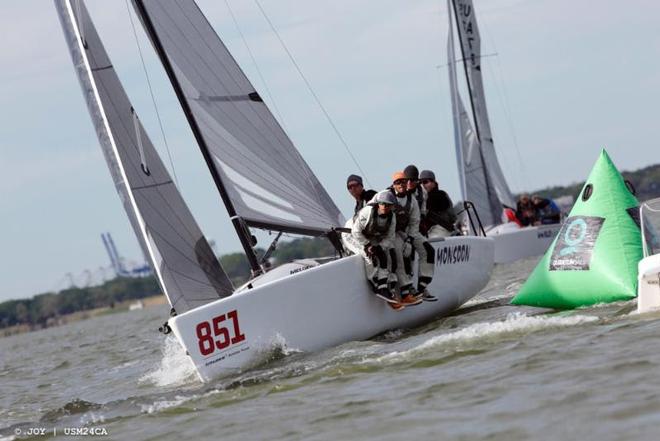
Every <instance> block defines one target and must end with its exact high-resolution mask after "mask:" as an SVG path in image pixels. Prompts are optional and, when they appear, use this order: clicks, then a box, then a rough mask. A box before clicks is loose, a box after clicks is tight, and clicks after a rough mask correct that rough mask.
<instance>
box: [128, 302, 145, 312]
mask: <svg viewBox="0 0 660 441" xmlns="http://www.w3.org/2000/svg"><path fill="white" fill-rule="evenodd" d="M142 308H144V303H143V302H142V300H138V301H137V302H133V303H131V304H130V305H128V310H129V311H136V310H138V309H142Z"/></svg>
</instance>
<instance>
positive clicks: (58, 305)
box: [0, 238, 334, 329]
mask: <svg viewBox="0 0 660 441" xmlns="http://www.w3.org/2000/svg"><path fill="white" fill-rule="evenodd" d="M257 251H258V254H260V255H263V253H264V250H263V249H257ZM333 253H334V249H333V248H332V245H330V243H329V241H327V240H325V239H319V238H301V239H295V240H293V241H291V242H281V243H280V244H279V246H278V248H277V249H276V250H275V252H273V256H272V258H273V261H274V262H273V263H274V264H275V265H279V264H281V263H284V262H290V261H291V260H293V259H302V258H306V257H318V256H330V255H332V254H333ZM220 263H221V264H222V267H223V268H224V270H225V271H226V272H227V275H228V276H229V278H230V279H231V280H232V282H233V283H234V286H238V285H240V284H242V283H244V282H245V281H246V280H247V279H248V277H249V275H250V265H249V263H248V261H247V259H246V258H245V255H244V254H243V253H232V254H226V255H223V256H221V257H220ZM160 292H161V291H160V288H159V287H158V283H157V282H156V278H155V277H153V276H149V277H142V278H129V277H117V278H115V279H113V280H110V281H108V282H105V283H104V284H102V285H99V286H92V287H86V288H76V287H72V288H68V289H65V290H62V291H60V292H58V293H54V292H48V293H43V294H38V295H36V296H34V297H32V298H30V299H20V300H8V301H5V302H2V303H0V329H2V328H6V327H9V326H15V325H29V326H30V327H33V328H43V327H46V326H47V325H48V323H50V321H52V320H53V319H56V318H57V317H60V316H63V315H67V314H71V313H73V312H78V311H86V310H90V309H95V308H102V307H113V306H114V305H115V304H117V303H120V302H124V301H127V300H139V299H142V298H145V297H149V296H153V295H155V294H159V293H160Z"/></svg>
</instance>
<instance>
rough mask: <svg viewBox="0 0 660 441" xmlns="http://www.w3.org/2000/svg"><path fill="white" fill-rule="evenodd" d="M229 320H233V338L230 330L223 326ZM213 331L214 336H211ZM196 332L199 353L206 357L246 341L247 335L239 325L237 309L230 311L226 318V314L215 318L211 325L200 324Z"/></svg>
mask: <svg viewBox="0 0 660 441" xmlns="http://www.w3.org/2000/svg"><path fill="white" fill-rule="evenodd" d="M227 319H231V322H232V327H233V331H234V332H233V334H234V336H233V337H232V336H231V333H230V330H229V328H227V327H226V326H223V322H224V321H226V320H227ZM211 324H212V326H211ZM211 329H213V334H211ZM196 330H197V339H198V344H199V352H200V353H201V354H202V355H203V356H205V357H206V356H207V355H211V354H212V353H213V352H215V351H216V350H218V351H221V350H223V349H227V348H228V347H229V346H231V345H234V344H237V343H240V342H242V341H244V340H245V334H243V333H241V328H240V326H239V324H238V311H237V310H235V309H234V310H233V311H229V312H228V313H227V315H226V316H225V314H221V315H219V316H217V317H213V319H212V320H211V323H209V322H201V323H198V324H197V327H196ZM213 337H216V338H217V340H214V339H213Z"/></svg>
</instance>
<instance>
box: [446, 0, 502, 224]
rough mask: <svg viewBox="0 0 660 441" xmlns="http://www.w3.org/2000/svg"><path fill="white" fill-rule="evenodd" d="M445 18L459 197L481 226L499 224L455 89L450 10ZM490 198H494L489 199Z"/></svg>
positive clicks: (472, 133) (471, 130)
mask: <svg viewBox="0 0 660 441" xmlns="http://www.w3.org/2000/svg"><path fill="white" fill-rule="evenodd" d="M450 1H451V0H447V10H448V11H451V6H450ZM448 17H449V35H448V37H447V66H448V68H449V70H448V72H449V92H450V95H451V108H452V115H453V122H454V142H455V144H456V160H457V161H458V174H459V177H460V181H461V182H460V184H461V196H462V198H463V200H469V201H471V202H472V203H473V204H474V205H475V206H476V207H477V211H478V213H479V216H480V219H481V222H483V224H484V225H495V224H497V223H499V215H497V216H496V215H495V214H494V213H493V209H492V208H491V207H494V208H495V209H498V210H500V211H501V209H499V207H500V203H499V200H498V199H497V198H496V197H495V195H494V194H491V193H489V187H491V186H492V184H490V183H489V181H488V179H489V178H488V173H487V171H486V168H485V167H484V164H483V159H482V155H481V148H480V146H479V139H478V138H477V133H476V131H475V130H474V127H473V126H472V123H471V122H470V117H469V116H468V113H467V111H466V110H465V106H464V105H463V100H462V98H461V96H460V93H459V91H458V80H457V75H456V54H455V52H454V28H453V20H452V16H451V13H449V14H448ZM493 198H494V200H491V199H493Z"/></svg>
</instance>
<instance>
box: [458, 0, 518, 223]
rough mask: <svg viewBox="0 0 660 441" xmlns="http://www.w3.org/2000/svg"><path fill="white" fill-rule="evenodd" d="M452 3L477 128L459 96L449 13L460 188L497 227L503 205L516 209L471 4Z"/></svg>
mask: <svg viewBox="0 0 660 441" xmlns="http://www.w3.org/2000/svg"><path fill="white" fill-rule="evenodd" d="M452 2H453V6H454V13H455V17H456V23H457V28H458V36H459V40H460V43H461V52H462V54H463V64H464V66H465V75H466V79H467V86H468V91H469V93H470V103H471V107H472V115H473V119H474V124H475V127H476V131H475V130H473V129H472V126H471V124H470V121H469V118H468V116H467V112H465V109H464V108H463V104H462V101H461V99H460V96H459V94H458V88H457V83H456V70H455V67H454V63H455V58H454V55H453V52H454V43H453V26H452V19H451V12H449V42H448V46H449V49H448V56H449V68H450V69H449V78H450V80H449V83H450V88H451V95H452V111H453V114H454V129H455V131H454V133H455V136H456V137H457V138H459V137H460V143H461V145H462V149H461V150H462V158H463V162H464V164H463V165H464V168H463V169H461V168H459V171H460V172H461V173H465V176H464V179H465V186H463V187H462V190H463V191H464V193H463V197H464V198H465V199H469V200H472V202H474V203H475V205H476V206H477V210H478V211H479V215H480V216H481V219H482V221H483V223H484V224H485V225H496V224H498V223H500V222H501V214H502V205H507V206H515V202H514V199H513V196H512V194H511V191H510V190H509V186H508V184H507V182H506V179H504V174H503V173H502V169H501V168H500V164H499V162H498V160H497V155H496V153H495V146H494V144H493V138H492V134H491V130H490V122H489V121H488V112H487V109H486V95H485V93H484V87H483V80H482V76H481V39H480V36H479V29H478V28H477V20H476V17H475V15H474V7H473V5H472V0H452ZM449 11H451V8H449ZM458 145H459V141H457V149H458ZM484 192H485V193H484Z"/></svg>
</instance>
